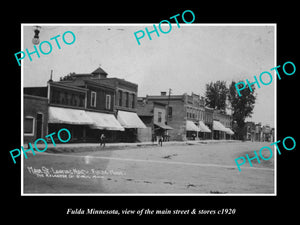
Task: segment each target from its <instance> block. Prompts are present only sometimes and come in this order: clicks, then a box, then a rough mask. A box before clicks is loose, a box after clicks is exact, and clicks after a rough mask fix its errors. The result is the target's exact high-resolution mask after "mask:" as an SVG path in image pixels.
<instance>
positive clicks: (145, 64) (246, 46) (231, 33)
mask: <svg viewBox="0 0 300 225" xmlns="http://www.w3.org/2000/svg"><path fill="white" fill-rule="evenodd" d="M156 24H157V23H156ZM33 25H35V24H31V25H28V24H25V25H24V27H23V37H24V39H23V49H22V50H24V51H25V49H26V48H27V49H28V51H29V52H31V51H34V48H33V44H32V38H33V36H34V32H33ZM39 25H40V26H41V27H42V28H41V32H40V35H39V36H40V40H41V42H42V41H50V42H51V43H52V48H53V49H52V52H51V53H50V54H48V55H43V54H41V53H40V58H38V57H37V55H36V54H33V55H32V56H31V57H32V61H31V62H30V61H29V59H28V57H27V56H26V58H25V59H24V60H22V69H23V85H24V86H25V87H29V86H45V85H46V82H47V81H48V80H49V77H50V71H51V70H53V80H59V77H61V76H64V75H67V74H68V73H70V72H75V73H90V72H92V71H94V70H95V69H96V68H97V67H98V66H99V65H100V64H101V68H103V69H104V70H105V71H106V72H107V73H108V74H109V75H108V76H109V77H119V78H124V79H126V80H128V81H131V82H134V83H136V84H138V87H139V91H138V96H145V95H146V94H149V95H158V94H160V91H168V89H169V88H172V90H173V91H172V93H173V94H183V93H188V94H191V93H192V92H194V93H196V94H200V95H202V96H204V93H205V84H207V83H209V82H211V81H213V82H214V81H217V80H225V81H226V82H227V84H228V85H229V84H230V83H231V81H232V80H235V81H238V80H245V79H249V81H254V78H253V76H254V75H256V76H259V74H260V73H261V72H263V71H269V70H270V69H271V68H273V67H274V66H276V65H275V61H274V60H275V59H274V54H275V52H274V51H275V48H274V43H275V37H274V32H275V27H274V25H246V26H245V25H243V26H241V25H226V26H225V25H217V24H216V25H208V24H205V25H203V24H202V25H199V24H190V25H186V24H180V28H178V27H177V25H176V24H172V30H171V31H170V32H169V33H168V34H163V33H160V36H159V37H157V35H156V33H152V34H151V36H152V40H149V39H148V37H147V35H145V37H144V38H143V39H140V42H141V45H138V43H137V41H136V39H135V37H134V32H136V31H138V30H144V31H145V27H148V29H149V30H150V31H151V30H152V29H153V27H152V26H153V24H142V25H139V24H134V25H113V24H105V25H101V24H99V25H97V26H94V25H93V26H89V25H85V24H80V26H74V25H72V26H66V25H63V26H58V25H57V24H56V25H54V26H50V25H45V24H39ZM163 29H164V30H168V25H167V27H163ZM66 31H72V32H73V33H74V34H75V36H76V40H75V42H74V43H73V44H72V45H66V44H64V42H63V41H62V39H61V37H62V34H63V33H64V32H66ZM57 35H60V37H59V38H58V39H57V40H58V41H59V43H60V47H61V49H58V48H57V45H56V43H55V40H50V38H52V37H54V36H57ZM66 39H68V41H69V40H70V39H72V38H71V36H70V35H69V34H68V35H66ZM37 47H38V46H37ZM43 50H44V51H45V52H47V44H45V45H43ZM272 74H273V77H276V76H274V72H273V71H272ZM267 81H268V80H267V78H266V82H267ZM274 88H275V83H274V79H273V82H272V84H270V85H268V86H263V85H261V88H260V89H258V88H257V89H256V90H257V101H256V105H255V108H254V114H253V116H252V118H249V119H247V120H250V121H254V122H262V124H270V125H271V126H274V125H273V124H274V119H275V118H274V116H275V115H274Z"/></svg>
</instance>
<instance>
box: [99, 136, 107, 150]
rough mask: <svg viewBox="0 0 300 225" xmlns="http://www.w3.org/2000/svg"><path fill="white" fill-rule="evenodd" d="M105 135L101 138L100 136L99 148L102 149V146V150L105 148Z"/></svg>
mask: <svg viewBox="0 0 300 225" xmlns="http://www.w3.org/2000/svg"><path fill="white" fill-rule="evenodd" d="M105 138H106V137H105V135H104V134H103V133H102V134H101V136H100V148H101V147H102V145H103V148H104V147H105Z"/></svg>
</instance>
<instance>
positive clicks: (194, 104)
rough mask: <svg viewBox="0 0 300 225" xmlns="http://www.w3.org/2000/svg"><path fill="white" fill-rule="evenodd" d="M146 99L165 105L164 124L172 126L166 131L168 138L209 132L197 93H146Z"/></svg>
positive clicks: (200, 136)
mask: <svg viewBox="0 0 300 225" xmlns="http://www.w3.org/2000/svg"><path fill="white" fill-rule="evenodd" d="M146 99H147V101H148V102H159V103H164V104H166V105H167V109H168V110H167V116H166V124H167V125H168V126H170V127H172V128H173V130H169V131H168V135H169V136H170V140H177V141H182V140H188V139H198V138H204V135H203V134H201V133H206V132H211V131H210V129H209V128H208V127H207V126H206V125H205V122H204V118H205V107H204V99H203V98H200V96H199V95H196V94H194V93H192V94H191V95H188V94H186V93H184V94H182V95H167V94H166V92H161V95H151V96H150V95H147V96H146Z"/></svg>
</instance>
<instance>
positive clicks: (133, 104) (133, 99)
mask: <svg viewBox="0 0 300 225" xmlns="http://www.w3.org/2000/svg"><path fill="white" fill-rule="evenodd" d="M131 100H132V104H131V106H132V108H133V109H134V108H135V94H132V99H131Z"/></svg>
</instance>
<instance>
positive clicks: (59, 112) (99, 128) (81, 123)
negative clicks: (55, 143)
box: [48, 106, 124, 142]
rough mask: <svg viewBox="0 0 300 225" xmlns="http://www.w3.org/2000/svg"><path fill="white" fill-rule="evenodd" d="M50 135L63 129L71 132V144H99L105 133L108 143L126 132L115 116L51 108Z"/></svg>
mask: <svg viewBox="0 0 300 225" xmlns="http://www.w3.org/2000/svg"><path fill="white" fill-rule="evenodd" d="M48 124H49V133H52V132H55V131H56V130H59V129H61V128H67V129H69V131H70V132H71V136H72V139H71V142H99V137H100V135H101V133H105V136H106V137H107V142H114V141H116V138H117V132H119V131H121V132H122V131H124V128H123V127H122V126H121V124H120V123H119V122H118V120H117V119H116V118H115V116H114V115H113V114H107V113H100V112H94V111H86V110H80V109H71V108H62V107H53V106H50V107H49V121H48Z"/></svg>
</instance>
